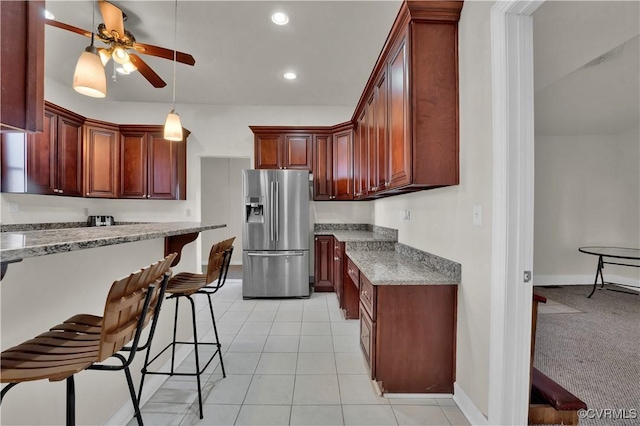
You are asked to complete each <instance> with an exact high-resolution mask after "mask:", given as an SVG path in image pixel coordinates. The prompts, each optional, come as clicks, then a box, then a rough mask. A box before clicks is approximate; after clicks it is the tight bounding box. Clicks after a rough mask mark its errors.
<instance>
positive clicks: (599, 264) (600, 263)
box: [587, 256, 604, 299]
mask: <svg viewBox="0 0 640 426" xmlns="http://www.w3.org/2000/svg"><path fill="white" fill-rule="evenodd" d="M602 268H604V262H603V261H602V256H598V269H597V270H596V278H595V280H594V281H593V289H592V290H591V293H590V294H589V296H587V299H589V298H591V296H593V293H595V291H596V286H597V285H598V275H600V282H601V283H602V284H601V285H600V287H601V288H602V287H604V277H603V276H602Z"/></svg>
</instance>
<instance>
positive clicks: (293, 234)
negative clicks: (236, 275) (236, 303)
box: [242, 170, 310, 298]
mask: <svg viewBox="0 0 640 426" xmlns="http://www.w3.org/2000/svg"><path fill="white" fill-rule="evenodd" d="M242 186H243V197H244V198H243V199H244V204H245V205H244V209H243V213H244V218H243V230H242V250H243V251H242V296H243V297H244V298H253V297H308V296H309V238H310V237H309V172H308V171H303V170H243V171H242Z"/></svg>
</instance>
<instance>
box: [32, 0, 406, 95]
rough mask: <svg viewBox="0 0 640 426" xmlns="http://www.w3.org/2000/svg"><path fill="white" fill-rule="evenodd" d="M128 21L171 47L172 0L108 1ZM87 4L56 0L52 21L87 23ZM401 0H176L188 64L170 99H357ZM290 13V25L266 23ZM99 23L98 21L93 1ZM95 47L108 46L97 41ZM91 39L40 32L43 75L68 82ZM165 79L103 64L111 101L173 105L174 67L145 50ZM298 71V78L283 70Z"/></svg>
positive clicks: (145, 37) (142, 35)
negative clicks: (159, 82) (154, 82)
mask: <svg viewBox="0 0 640 426" xmlns="http://www.w3.org/2000/svg"><path fill="white" fill-rule="evenodd" d="M113 3H114V4H115V5H117V6H118V7H120V8H121V9H122V10H123V11H124V12H125V13H126V14H127V17H128V19H127V21H126V22H125V28H126V29H127V30H129V31H130V32H131V33H133V35H134V36H135V38H136V40H137V41H138V42H141V43H146V44H152V45H156V46H162V47H166V48H169V49H172V48H173V45H174V40H173V34H174V7H175V5H174V2H173V1H117V0H116V1H113ZM92 8H93V3H92V2H91V1H52V0H49V1H48V2H47V9H48V10H49V11H50V12H52V13H53V14H54V15H55V19H56V20H57V21H60V22H64V23H66V24H70V25H73V26H76V27H79V28H82V29H86V30H91V29H92V16H91V14H92ZM399 8H400V1H399V0H394V1H278V2H273V1H186V0H180V1H179V2H178V29H177V33H178V36H177V42H176V43H177V44H176V46H177V50H179V51H183V52H186V53H190V54H192V55H193V56H194V58H195V60H196V64H195V66H194V67H191V66H188V65H183V64H179V63H178V64H177V83H176V101H177V102H179V103H191V104H222V105H313V106H355V104H356V103H357V101H358V99H359V97H360V94H361V93H362V90H363V89H364V86H365V84H366V81H367V79H368V78H369V74H370V72H371V70H372V69H373V66H374V64H375V62H376V59H377V58H378V55H379V53H380V51H381V49H382V46H383V44H384V42H385V40H386V37H387V35H388V33H389V31H390V29H391V25H392V24H393V21H394V19H395V17H396V14H397V12H398V10H399ZM276 10H282V11H285V12H287V13H288V14H289V17H290V21H289V24H288V25H285V26H277V25H275V24H273V23H272V22H271V19H270V16H271V14H272V12H274V11H276ZM95 19H96V26H97V24H98V23H100V22H102V18H101V16H100V13H99V11H98V8H97V7H96V18H95ZM96 43H97V46H98V47H99V46H104V45H103V44H102V42H100V41H96ZM88 44H89V39H87V38H85V37H83V36H80V35H77V34H74V33H71V32H68V31H65V30H62V29H59V28H54V27H50V26H46V33H45V55H46V61H45V73H46V77H47V78H50V79H53V80H55V81H57V82H59V83H62V84H66V85H70V84H71V79H72V75H73V70H74V68H75V64H76V61H77V59H78V57H79V56H80V53H81V52H82V51H83V49H84V48H85V47H86V46H87V45H88ZM141 57H142V58H143V59H144V60H145V62H147V63H148V64H149V65H150V66H151V67H152V68H153V69H154V70H155V71H156V72H157V73H158V74H159V75H160V76H161V77H162V78H163V79H164V80H165V82H167V86H166V87H164V88H162V89H155V88H153V87H152V86H151V85H150V84H149V83H148V82H147V81H146V80H145V79H144V78H143V77H142V76H141V75H140V74H139V73H133V74H131V75H128V76H122V75H120V74H117V77H116V82H115V83H114V82H113V81H111V76H112V74H113V66H112V63H113V61H110V62H109V64H107V67H106V70H107V79H108V82H107V99H109V100H115V101H129V102H171V97H172V78H173V74H172V72H173V64H172V61H170V60H166V59H160V58H155V57H151V56H147V55H141ZM288 70H295V71H296V72H297V74H298V79H296V80H293V81H288V80H285V79H284V78H283V77H282V74H283V73H284V72H285V71H288Z"/></svg>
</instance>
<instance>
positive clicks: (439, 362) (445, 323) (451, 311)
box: [360, 275, 457, 393]
mask: <svg viewBox="0 0 640 426" xmlns="http://www.w3.org/2000/svg"><path fill="white" fill-rule="evenodd" d="M363 279H364V280H366V277H364V275H361V282H360V301H361V304H360V346H361V349H362V351H363V354H364V356H365V358H366V359H367V361H368V363H369V367H370V371H371V378H372V379H374V380H376V381H377V382H378V384H379V386H380V389H381V390H382V391H383V392H387V393H453V382H454V380H455V336H456V328H455V327H456V294H457V286H455V285H376V286H373V285H371V283H368V282H365V283H363V281H362V280H363ZM367 281H368V280H367ZM370 291H371V292H372V293H371V294H368V292H370ZM365 292H366V294H365Z"/></svg>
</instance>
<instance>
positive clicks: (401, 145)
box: [389, 35, 411, 188]
mask: <svg viewBox="0 0 640 426" xmlns="http://www.w3.org/2000/svg"><path fill="white" fill-rule="evenodd" d="M406 40H407V39H406V35H405V37H404V38H402V40H401V41H400V43H399V45H398V47H397V48H396V49H394V50H393V53H392V55H391V59H390V61H389V84H390V86H389V129H390V133H389V186H390V187H391V188H397V187H399V186H403V185H407V184H409V183H410V182H411V145H410V143H411V141H410V135H409V115H408V112H409V109H408V108H409V107H408V98H409V81H408V73H407V71H408V66H407V65H408V64H407V43H406Z"/></svg>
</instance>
